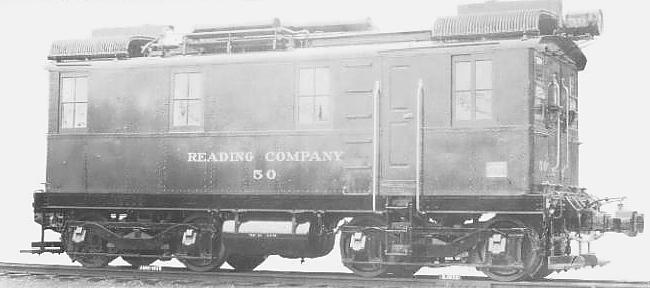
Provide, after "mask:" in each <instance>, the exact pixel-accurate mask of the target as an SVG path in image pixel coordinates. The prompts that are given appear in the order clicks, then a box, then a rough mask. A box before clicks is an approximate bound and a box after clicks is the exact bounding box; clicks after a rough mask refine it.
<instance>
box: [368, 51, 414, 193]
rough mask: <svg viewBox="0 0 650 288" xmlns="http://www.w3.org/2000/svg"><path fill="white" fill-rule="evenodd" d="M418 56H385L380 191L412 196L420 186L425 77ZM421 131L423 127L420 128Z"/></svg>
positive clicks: (381, 115) (381, 114) (381, 117)
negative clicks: (423, 86)
mask: <svg viewBox="0 0 650 288" xmlns="http://www.w3.org/2000/svg"><path fill="white" fill-rule="evenodd" d="M421 65H422V64H420V63H418V58H417V57H390V56H388V57H385V58H383V59H382V82H381V83H382V93H381V96H380V121H379V122H380V127H381V128H380V130H381V133H380V134H381V136H380V139H381V142H380V143H381V144H380V159H381V160H380V162H381V169H380V175H381V177H380V179H381V180H380V181H379V182H380V183H379V184H380V189H379V190H380V191H381V192H380V193H381V194H383V195H412V196H414V195H415V193H416V191H417V189H416V187H417V186H418V185H419V181H417V179H418V177H419V172H421V171H418V170H419V169H421V168H419V167H418V166H419V165H420V163H419V161H418V158H419V157H420V155H421V154H420V153H421V145H422V143H421V135H420V132H418V127H421V126H420V124H421V123H420V124H418V121H421V119H423V118H422V117H423V115H422V113H423V110H422V109H421V107H422V103H421V101H422V98H421V93H422V90H423V88H422V85H423V84H422V80H421V79H423V75H420V74H421V72H420V70H421V69H420V68H419V67H420V66H421ZM420 131H421V130H420Z"/></svg>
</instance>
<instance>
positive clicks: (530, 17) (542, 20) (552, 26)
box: [433, 10, 558, 40]
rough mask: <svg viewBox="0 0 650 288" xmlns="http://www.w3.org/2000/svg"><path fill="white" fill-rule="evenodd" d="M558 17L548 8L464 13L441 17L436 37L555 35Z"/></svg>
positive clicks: (475, 37) (434, 28) (436, 27)
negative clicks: (547, 9)
mask: <svg viewBox="0 0 650 288" xmlns="http://www.w3.org/2000/svg"><path fill="white" fill-rule="evenodd" d="M557 28H558V18H557V17H556V16H555V14H553V13H551V12H548V11H546V10H523V11H508V12H500V13H486V14H464V15H459V16H452V17H442V18H438V19H437V20H436V22H435V23H434V27H433V37H434V39H437V40H471V39H483V38H513V37H522V36H524V35H553V34H554V33H555V31H556V30H557Z"/></svg>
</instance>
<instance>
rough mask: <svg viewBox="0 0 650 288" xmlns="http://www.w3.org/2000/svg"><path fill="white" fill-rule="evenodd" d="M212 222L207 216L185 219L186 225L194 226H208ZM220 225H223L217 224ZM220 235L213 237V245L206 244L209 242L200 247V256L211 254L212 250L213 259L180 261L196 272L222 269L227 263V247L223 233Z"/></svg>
mask: <svg viewBox="0 0 650 288" xmlns="http://www.w3.org/2000/svg"><path fill="white" fill-rule="evenodd" d="M211 222H212V221H211V218H210V216H209V215H207V214H194V215H191V216H190V217H187V218H186V219H185V223H192V224H208V223H211ZM219 224H221V223H217V225H219ZM218 234H219V235H213V237H212V239H211V242H212V243H209V242H208V243H205V242H207V241H201V242H204V243H200V244H203V245H200V247H199V250H200V254H204V253H207V252H209V249H210V248H212V251H211V252H212V253H211V254H212V259H210V260H202V259H179V260H180V261H181V263H183V264H184V265H185V267H187V269H189V270H191V271H195V272H208V271H213V270H216V269H218V268H219V267H221V265H223V263H224V262H225V261H226V247H225V246H224V244H223V241H222V238H221V232H219V233H218ZM197 241H199V239H197ZM197 256H198V255H197Z"/></svg>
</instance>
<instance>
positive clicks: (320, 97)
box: [297, 67, 330, 126]
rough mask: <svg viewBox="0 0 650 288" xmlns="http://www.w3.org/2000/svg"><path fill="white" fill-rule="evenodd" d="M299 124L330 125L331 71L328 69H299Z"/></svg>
mask: <svg viewBox="0 0 650 288" xmlns="http://www.w3.org/2000/svg"><path fill="white" fill-rule="evenodd" d="M297 90H298V93H297V107H298V124H299V125H301V126H310V125H323V124H327V123H330V109H329V108H330V107H329V106H330V105H329V104H330V70H329V68H328V67H309V68H300V69H298V88H297Z"/></svg>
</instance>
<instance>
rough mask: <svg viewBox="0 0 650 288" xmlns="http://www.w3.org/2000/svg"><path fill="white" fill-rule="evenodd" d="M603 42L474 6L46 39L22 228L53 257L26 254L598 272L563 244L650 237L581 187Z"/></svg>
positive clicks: (578, 20)
mask: <svg viewBox="0 0 650 288" xmlns="http://www.w3.org/2000/svg"><path fill="white" fill-rule="evenodd" d="M478 12H481V13H478ZM601 24H602V16H601V14H600V13H599V12H596V13H585V14H568V15H566V16H562V12H561V2H559V1H525V2H521V3H518V2H488V3H485V4H470V5H464V6H461V7H459V15H458V16H454V17H444V18H440V19H438V20H437V21H436V22H435V25H434V29H433V30H423V31H406V32H389V33H388V32H378V31H375V30H374V29H373V28H372V25H371V24H370V22H369V21H367V20H364V21H360V22H349V23H330V24H323V23H321V24H311V25H310V24H286V23H281V22H280V21H279V20H277V19H275V20H273V21H271V22H269V23H253V24H247V25H240V26H217V27H214V26H213V27H199V28H196V29H195V30H194V31H193V32H191V33H189V34H185V35H183V37H182V40H181V41H178V42H174V41H168V38H169V37H166V36H165V35H166V32H168V31H167V30H169V29H170V27H159V26H144V27H138V28H132V29H127V28H119V29H102V30H97V31H95V32H93V36H92V37H91V38H90V39H85V40H66V41H57V42H55V43H54V44H53V45H52V49H51V52H50V55H49V59H50V60H51V64H50V65H49V66H48V69H49V73H50V98H49V99H50V110H49V128H48V129H49V130H48V153H47V154H48V155H47V181H46V182H47V183H46V187H45V189H44V190H43V191H39V192H37V193H35V194H34V212H35V221H36V222H37V223H39V224H40V225H41V228H42V231H45V230H53V231H55V232H58V233H60V234H61V240H60V241H45V239H44V238H43V237H42V238H41V240H40V241H38V242H34V243H32V246H33V247H34V248H35V249H33V250H28V251H29V252H31V253H45V252H54V253H66V254H68V256H69V257H70V258H71V259H72V260H73V261H77V262H79V263H81V264H82V265H83V266H85V267H102V266H105V265H108V264H109V263H110V262H111V261H112V260H113V259H115V258H117V257H122V258H123V259H124V260H125V261H126V262H128V263H130V264H132V265H133V266H141V265H148V264H150V263H152V262H154V261H156V260H170V259H173V258H176V259H179V260H180V261H181V262H182V263H184V264H185V265H186V266H187V267H188V268H189V269H190V270H193V271H210V270H214V269H217V268H219V267H220V266H221V265H222V264H223V263H224V262H226V261H227V262H228V263H229V264H230V265H231V266H232V267H234V268H235V269H236V270H240V271H247V270H252V269H254V268H255V267H256V266H258V265H259V264H261V263H262V262H263V261H264V260H265V258H266V257H267V256H268V255H280V256H282V257H287V258H311V257H320V256H324V255H326V254H328V253H329V252H330V251H331V250H332V249H333V247H334V245H335V237H334V236H335V234H336V232H337V231H340V233H341V234H340V241H339V245H340V250H341V257H342V262H343V264H344V265H345V266H346V267H348V268H349V269H350V270H352V271H353V272H354V273H355V274H358V275H361V276H366V277H374V276H380V275H384V274H393V275H398V276H405V275H406V276H408V275H413V274H414V273H415V272H417V271H418V269H420V268H421V267H423V266H429V267H440V266H447V265H469V266H474V267H476V268H477V269H479V270H481V271H483V272H484V273H485V274H486V275H488V276H489V277H490V278H493V279H496V280H499V281H517V280H524V279H538V278H543V277H545V276H547V275H548V274H550V273H551V272H553V271H559V270H566V269H571V268H580V267H583V266H593V265H596V264H598V260H597V258H596V257H595V256H594V255H593V254H592V253H591V251H588V249H582V245H580V246H579V249H578V250H579V251H575V250H576V249H575V248H574V249H573V251H572V245H571V244H572V243H580V244H581V243H583V242H587V241H588V240H589V239H590V238H593V237H591V236H593V235H598V234H600V233H602V232H608V231H614V232H622V233H626V234H628V235H630V236H634V235H636V234H637V233H640V232H642V231H643V215H641V214H639V213H637V212H632V211H625V210H622V209H621V210H620V211H619V212H618V213H617V214H616V215H613V216H612V215H608V214H606V213H603V212H601V211H600V207H601V205H602V204H604V203H605V202H607V200H605V201H602V200H599V199H595V198H593V197H592V196H590V195H589V194H587V193H586V192H585V190H584V189H583V188H580V187H579V184H578V125H577V124H578V121H577V119H578V94H577V90H578V89H577V83H578V82H577V73H578V71H581V70H583V69H584V67H585V65H586V58H585V56H584V55H583V54H582V52H581V50H580V49H579V47H578V46H577V45H576V42H578V41H584V40H588V39H591V37H593V36H595V35H598V34H599V33H600V31H601V30H602V26H601ZM342 220H345V221H342ZM43 235H44V234H43ZM583 250H585V251H583Z"/></svg>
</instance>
